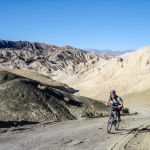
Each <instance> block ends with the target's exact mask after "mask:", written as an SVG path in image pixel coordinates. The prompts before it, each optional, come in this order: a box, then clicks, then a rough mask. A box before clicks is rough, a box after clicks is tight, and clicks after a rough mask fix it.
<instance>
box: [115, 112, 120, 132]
mask: <svg viewBox="0 0 150 150" xmlns="http://www.w3.org/2000/svg"><path fill="white" fill-rule="evenodd" d="M119 125H120V121H119V117H118V114H117V117H116V122H115V130H118V129H119Z"/></svg>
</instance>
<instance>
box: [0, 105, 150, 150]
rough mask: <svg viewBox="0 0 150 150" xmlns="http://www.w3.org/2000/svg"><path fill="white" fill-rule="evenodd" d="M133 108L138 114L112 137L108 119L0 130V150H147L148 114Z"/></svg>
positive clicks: (127, 118) (121, 126)
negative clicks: (107, 129) (107, 128)
mask: <svg viewBox="0 0 150 150" xmlns="http://www.w3.org/2000/svg"><path fill="white" fill-rule="evenodd" d="M132 108H133V109H135V110H136V111H138V112H139V114H138V115H131V116H124V117H122V122H121V125H120V129H119V131H114V132H113V133H112V134H107V132H106V125H107V119H108V118H107V117H104V118H96V119H83V120H73V121H65V122H61V123H56V124H49V123H47V124H46V123H45V124H39V125H36V126H35V125H33V126H24V127H20V128H11V129H8V130H4V129H0V132H1V133H0V150H31V149H32V150H66V149H67V150H78V149H79V150H82V149H86V150H106V149H123V150H126V149H128V150H129V149H132V150H134V149H135V145H136V149H138V148H139V149H140V148H141V149H143V150H146V149H147V143H148V138H150V128H149V127H148V125H150V116H149V114H150V110H149V108H145V107H137V106H136V107H134V106H133V107H132ZM143 138H144V140H143ZM141 139H142V142H141ZM144 145H146V147H144ZM148 146H149V145H148Z"/></svg>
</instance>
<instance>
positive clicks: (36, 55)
mask: <svg viewBox="0 0 150 150" xmlns="http://www.w3.org/2000/svg"><path fill="white" fill-rule="evenodd" d="M0 58H1V59H0V67H1V68H4V69H6V68H17V69H23V70H33V71H37V72H39V73H41V74H43V75H46V76H48V77H51V78H52V79H55V80H57V81H59V82H61V83H64V84H67V85H69V86H70V87H73V88H74V89H75V90H76V91H79V92H78V95H83V96H87V97H90V98H94V99H98V100H99V99H103V100H105V99H106V98H107V96H108V92H109V91H110V90H111V89H116V90H117V91H118V94H119V95H126V94H131V93H137V92H140V91H142V90H149V89H150V47H149V46H147V47H144V48H141V49H139V50H137V51H134V52H129V53H126V54H123V55H120V56H117V57H114V56H107V55H99V54H95V53H90V52H86V51H84V50H81V49H77V48H73V47H70V46H64V47H58V46H53V45H47V44H43V43H36V42H35V43H30V42H23V41H19V42H12V41H3V40H1V41H0Z"/></svg>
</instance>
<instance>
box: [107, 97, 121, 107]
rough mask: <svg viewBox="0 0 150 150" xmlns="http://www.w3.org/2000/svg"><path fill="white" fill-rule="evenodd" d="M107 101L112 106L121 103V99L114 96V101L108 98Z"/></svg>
mask: <svg viewBox="0 0 150 150" xmlns="http://www.w3.org/2000/svg"><path fill="white" fill-rule="evenodd" d="M109 101H110V102H111V104H112V106H119V105H121V103H122V99H121V98H120V97H119V96H116V98H115V99H112V98H110V99H109Z"/></svg>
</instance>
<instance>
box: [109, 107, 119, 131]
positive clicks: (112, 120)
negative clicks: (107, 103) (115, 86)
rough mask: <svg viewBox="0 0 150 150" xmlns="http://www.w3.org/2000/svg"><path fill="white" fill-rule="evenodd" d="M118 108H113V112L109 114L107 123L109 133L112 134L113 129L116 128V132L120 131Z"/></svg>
mask: <svg viewBox="0 0 150 150" xmlns="http://www.w3.org/2000/svg"><path fill="white" fill-rule="evenodd" d="M116 109H117V106H111V111H110V114H109V118H108V123H107V133H110V132H111V129H112V127H113V126H114V127H115V130H118V128H119V124H120V121H119V116H118V112H117V111H116Z"/></svg>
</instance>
